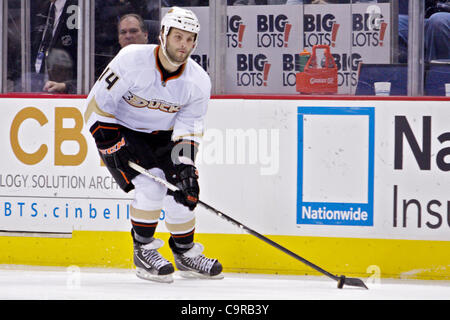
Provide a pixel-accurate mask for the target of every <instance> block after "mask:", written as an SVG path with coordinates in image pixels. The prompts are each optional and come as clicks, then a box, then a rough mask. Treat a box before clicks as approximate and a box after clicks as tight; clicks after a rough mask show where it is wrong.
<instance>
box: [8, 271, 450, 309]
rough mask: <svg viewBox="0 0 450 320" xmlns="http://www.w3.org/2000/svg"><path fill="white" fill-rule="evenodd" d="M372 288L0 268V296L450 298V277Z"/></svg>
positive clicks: (316, 280)
mask: <svg viewBox="0 0 450 320" xmlns="http://www.w3.org/2000/svg"><path fill="white" fill-rule="evenodd" d="M362 280H364V281H365V282H366V284H367V286H368V287H369V290H364V289H360V288H355V287H344V289H342V290H340V289H337V288H336V282H335V281H333V280H330V279H329V278H326V277H313V276H310V277H307V276H283V275H257V274H237V273H226V274H225V278H224V279H223V280H200V279H184V278H181V277H180V276H179V275H178V274H176V273H175V275H174V282H173V283H170V284H166V283H155V282H151V281H145V280H141V279H139V278H137V277H136V275H135V273H134V270H125V269H94V268H78V267H75V266H74V267H69V268H57V267H27V266H9V265H3V266H0V299H1V300H12V299H14V300H24V299H26V300H46V299H49V300H66V299H70V300H80V299H83V300H99V299H101V300H112V299H114V300H130V299H131V300H186V301H187V300H260V301H262V300H331V299H333V300H341V299H342V300H381V299H383V300H393V299H395V300H397V299H401V300H413V299H414V300H416V299H420V300H424V299H425V300H428V299H433V300H449V299H450V281H434V280H429V281H426V280H386V279H381V280H380V279H375V280H376V281H373V280H372V279H369V278H367V279H364V278H362Z"/></svg>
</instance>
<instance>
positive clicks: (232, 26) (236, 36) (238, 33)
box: [227, 15, 245, 48]
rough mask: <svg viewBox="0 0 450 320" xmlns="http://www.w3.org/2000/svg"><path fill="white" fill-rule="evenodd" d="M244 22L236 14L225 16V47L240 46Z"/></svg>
mask: <svg viewBox="0 0 450 320" xmlns="http://www.w3.org/2000/svg"><path fill="white" fill-rule="evenodd" d="M244 31H245V24H243V23H242V18H241V17H240V16H238V15H234V16H231V17H227V48H230V47H231V48H236V47H239V48H242V45H243V43H242V41H243V39H244Z"/></svg>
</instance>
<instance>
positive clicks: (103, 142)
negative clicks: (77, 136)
mask: <svg viewBox="0 0 450 320" xmlns="http://www.w3.org/2000/svg"><path fill="white" fill-rule="evenodd" d="M90 131H91V134H92V136H93V137H94V139H95V143H96V145H97V148H98V151H99V152H100V156H101V158H102V160H103V162H104V163H105V165H106V166H108V167H109V168H113V169H117V170H120V171H122V172H124V173H129V174H131V175H136V173H137V172H136V171H135V170H133V169H132V168H130V166H129V165H128V161H130V160H131V161H133V162H135V159H134V157H133V153H132V151H131V150H130V146H129V144H128V143H127V141H126V139H125V136H124V135H123V134H122V133H121V132H120V127H119V126H117V125H115V124H111V123H101V122H96V123H95V124H94V125H93V126H92V127H91V129H90Z"/></svg>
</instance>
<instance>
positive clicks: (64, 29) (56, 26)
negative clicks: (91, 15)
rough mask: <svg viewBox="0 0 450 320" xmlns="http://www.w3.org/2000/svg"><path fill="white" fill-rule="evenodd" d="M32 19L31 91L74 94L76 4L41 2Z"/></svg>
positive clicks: (57, 0)
mask: <svg viewBox="0 0 450 320" xmlns="http://www.w3.org/2000/svg"><path fill="white" fill-rule="evenodd" d="M36 6H37V7H35V8H33V9H36V11H34V12H36V14H34V15H32V17H33V18H32V20H34V21H33V22H32V23H33V25H34V27H33V28H32V34H31V39H32V44H31V73H32V77H31V79H32V81H31V89H32V91H47V92H50V93H76V89H77V44H78V28H79V25H78V23H79V21H78V10H79V7H78V0H45V1H42V2H41V3H40V4H37V5H36Z"/></svg>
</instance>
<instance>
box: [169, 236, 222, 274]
mask: <svg viewBox="0 0 450 320" xmlns="http://www.w3.org/2000/svg"><path fill="white" fill-rule="evenodd" d="M171 248H172V252H173V256H174V258H175V265H176V267H177V269H178V270H179V274H180V275H181V276H182V277H184V278H201V279H223V274H222V273H221V272H222V265H221V264H220V262H219V261H218V260H217V259H210V258H207V257H205V256H204V255H203V254H202V252H203V249H204V247H203V245H202V244H201V243H194V246H193V247H192V248H191V249H189V250H188V251H186V252H184V253H177V252H176V251H174V248H173V246H172V245H171Z"/></svg>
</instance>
